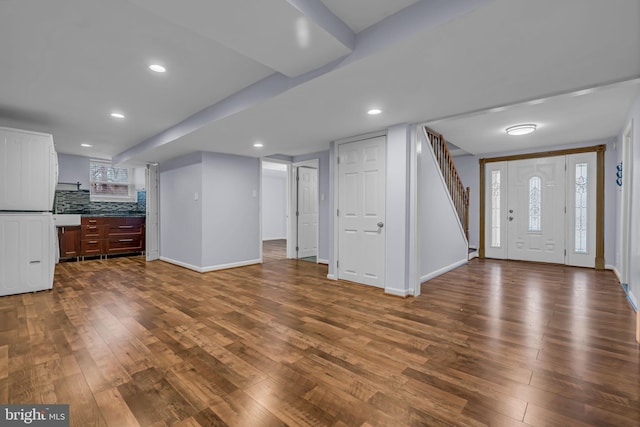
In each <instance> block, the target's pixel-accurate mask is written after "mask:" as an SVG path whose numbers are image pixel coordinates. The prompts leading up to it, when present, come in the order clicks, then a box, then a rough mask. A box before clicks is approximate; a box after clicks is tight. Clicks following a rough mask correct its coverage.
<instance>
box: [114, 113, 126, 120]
mask: <svg viewBox="0 0 640 427" xmlns="http://www.w3.org/2000/svg"><path fill="white" fill-rule="evenodd" d="M111 117H113V118H114V119H124V114H122V113H111Z"/></svg>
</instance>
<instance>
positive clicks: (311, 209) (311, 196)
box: [296, 166, 318, 258]
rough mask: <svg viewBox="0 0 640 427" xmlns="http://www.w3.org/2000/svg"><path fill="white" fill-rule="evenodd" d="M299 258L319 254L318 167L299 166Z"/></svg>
mask: <svg viewBox="0 0 640 427" xmlns="http://www.w3.org/2000/svg"><path fill="white" fill-rule="evenodd" d="M296 180H297V183H298V198H297V202H298V210H297V213H298V215H297V218H298V244H297V247H298V258H307V257H311V256H318V169H315V168H310V167H306V166H300V167H298V168H297V178H296Z"/></svg>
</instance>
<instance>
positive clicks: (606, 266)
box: [604, 264, 622, 283]
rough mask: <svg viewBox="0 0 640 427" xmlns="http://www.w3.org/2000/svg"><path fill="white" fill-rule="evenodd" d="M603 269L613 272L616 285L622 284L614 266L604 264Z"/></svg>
mask: <svg viewBox="0 0 640 427" xmlns="http://www.w3.org/2000/svg"><path fill="white" fill-rule="evenodd" d="M604 269H605V270H611V271H613V274H615V275H616V279H618V283H622V280H621V279H620V272H619V271H618V268H617V267H616V266H615V265H611V264H606V265H605V266H604Z"/></svg>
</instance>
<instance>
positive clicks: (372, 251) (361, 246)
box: [337, 137, 386, 288]
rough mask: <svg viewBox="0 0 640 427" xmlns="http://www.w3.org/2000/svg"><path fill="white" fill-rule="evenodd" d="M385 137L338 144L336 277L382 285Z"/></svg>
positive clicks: (383, 268) (383, 271)
mask: <svg viewBox="0 0 640 427" xmlns="http://www.w3.org/2000/svg"><path fill="white" fill-rule="evenodd" d="M385 150H386V139H385V137H376V138H370V139H366V140H363V141H356V142H351V143H346V144H341V145H339V146H338V162H339V163H338V174H339V180H338V194H339V201H338V227H339V236H338V239H339V241H338V269H337V271H338V278H339V279H345V280H350V281H353V282H358V283H363V284H366V285H371V286H377V287H380V288H384V277H385V276H384V274H385V228H384V220H385V196H386V195H385V180H386V172H385V168H386V151H385Z"/></svg>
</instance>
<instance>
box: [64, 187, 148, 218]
mask: <svg viewBox="0 0 640 427" xmlns="http://www.w3.org/2000/svg"><path fill="white" fill-rule="evenodd" d="M137 193H138V194H137V200H138V201H137V203H120V202H92V201H91V200H90V196H89V190H73V191H68V190H57V191H56V198H55V203H54V212H55V213H80V214H83V213H84V214H110V213H112V214H130V213H145V212H146V209H147V193H146V191H138V192H137Z"/></svg>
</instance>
